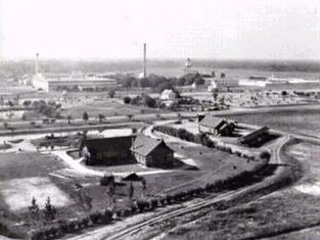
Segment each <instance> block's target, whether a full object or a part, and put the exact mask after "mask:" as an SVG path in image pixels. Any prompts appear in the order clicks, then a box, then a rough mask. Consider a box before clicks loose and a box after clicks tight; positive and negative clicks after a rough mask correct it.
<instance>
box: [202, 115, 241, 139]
mask: <svg viewBox="0 0 320 240" xmlns="http://www.w3.org/2000/svg"><path fill="white" fill-rule="evenodd" d="M198 129H199V132H200V133H209V134H212V135H216V136H217V135H220V136H231V135H232V134H233V131H234V129H235V123H234V122H233V121H230V120H227V119H223V118H219V117H213V116H211V115H206V116H205V117H201V118H199V122H198Z"/></svg>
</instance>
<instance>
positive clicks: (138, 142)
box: [131, 134, 164, 156]
mask: <svg viewBox="0 0 320 240" xmlns="http://www.w3.org/2000/svg"><path fill="white" fill-rule="evenodd" d="M161 144H164V142H163V140H160V139H154V138H150V137H147V136H144V135H141V134H140V135H138V136H137V138H136V139H135V141H134V143H133V146H132V148H131V150H132V151H133V152H135V153H138V154H140V155H143V156H147V155H148V154H149V153H150V152H152V151H153V150H154V149H155V148H156V147H158V146H160V145H161Z"/></svg>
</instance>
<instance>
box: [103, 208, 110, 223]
mask: <svg viewBox="0 0 320 240" xmlns="http://www.w3.org/2000/svg"><path fill="white" fill-rule="evenodd" d="M112 215H113V212H112V211H110V210H108V209H106V210H105V211H104V213H103V215H102V217H101V221H102V222H103V223H110V222H111V221H112Z"/></svg>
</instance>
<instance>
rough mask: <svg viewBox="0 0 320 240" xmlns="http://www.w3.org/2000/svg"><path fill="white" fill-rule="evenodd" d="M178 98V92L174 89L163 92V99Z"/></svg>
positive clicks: (161, 97)
mask: <svg viewBox="0 0 320 240" xmlns="http://www.w3.org/2000/svg"><path fill="white" fill-rule="evenodd" d="M177 98H178V93H177V92H175V91H174V90H172V89H165V90H163V92H162V93H161V96H160V99H161V100H176V99H177Z"/></svg>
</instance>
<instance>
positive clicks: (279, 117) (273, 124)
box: [226, 106, 320, 137]
mask: <svg viewBox="0 0 320 240" xmlns="http://www.w3.org/2000/svg"><path fill="white" fill-rule="evenodd" d="M226 117H228V118H231V119H234V120H237V121H239V122H243V123H249V124H254V125H259V126H268V127H270V128H274V129H278V130H282V131H286V132H290V133H298V134H306V135H312V136H316V137H319V136H320V121H319V119H320V108H313V109H309V108H306V109H304V107H303V106H301V107H300V108H299V109H292V110H285V111H272V110H270V111H269V112H266V113H253V112H252V113H245V114H242V113H241V114H237V113H235V114H232V115H227V116H226Z"/></svg>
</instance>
